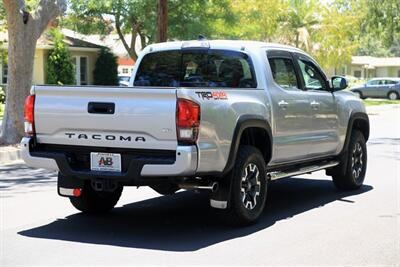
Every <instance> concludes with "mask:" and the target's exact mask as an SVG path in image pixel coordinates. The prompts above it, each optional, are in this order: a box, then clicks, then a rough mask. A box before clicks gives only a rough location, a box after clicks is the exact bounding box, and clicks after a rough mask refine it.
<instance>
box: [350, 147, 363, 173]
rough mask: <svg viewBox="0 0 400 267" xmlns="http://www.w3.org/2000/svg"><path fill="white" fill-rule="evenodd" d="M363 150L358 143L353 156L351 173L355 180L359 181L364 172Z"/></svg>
mask: <svg viewBox="0 0 400 267" xmlns="http://www.w3.org/2000/svg"><path fill="white" fill-rule="evenodd" d="M363 156H364V153H363V148H362V146H361V144H360V143H359V142H357V143H356V145H355V146H354V149H353V151H352V155H351V171H352V174H353V177H354V179H356V180H358V179H359V178H360V176H361V173H362V170H363V167H364V166H363V165H364V162H363Z"/></svg>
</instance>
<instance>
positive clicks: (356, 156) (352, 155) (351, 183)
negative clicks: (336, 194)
mask: <svg viewBox="0 0 400 267" xmlns="http://www.w3.org/2000/svg"><path fill="white" fill-rule="evenodd" d="M342 160H343V161H345V162H342V163H340V165H339V166H338V167H336V168H337V169H338V170H339V171H336V172H335V173H334V174H333V175H332V180H333V183H334V184H335V186H336V187H337V188H339V189H341V190H355V189H358V188H360V187H361V186H362V184H363V182H364V179H365V174H366V171H367V146H366V142H365V138H364V135H363V134H362V133H361V132H360V131H358V130H353V132H352V134H351V137H350V143H349V147H348V150H347V153H346V154H345V155H344V157H343V159H342ZM346 162H347V164H346Z"/></svg>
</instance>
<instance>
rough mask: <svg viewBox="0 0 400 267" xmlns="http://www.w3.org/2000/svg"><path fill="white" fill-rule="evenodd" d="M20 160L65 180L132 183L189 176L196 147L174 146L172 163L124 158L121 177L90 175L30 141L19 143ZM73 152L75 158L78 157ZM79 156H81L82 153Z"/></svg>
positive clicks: (193, 168)
mask: <svg viewBox="0 0 400 267" xmlns="http://www.w3.org/2000/svg"><path fill="white" fill-rule="evenodd" d="M21 147H22V158H23V160H24V161H25V162H26V164H27V165H29V166H32V167H36V168H44V169H51V170H56V171H60V172H61V173H62V174H63V175H65V176H73V177H79V178H82V179H102V178H103V179H115V180H118V181H127V182H128V181H130V182H132V181H136V182H137V183H135V184H140V180H145V179H146V177H149V178H151V177H179V176H192V175H194V174H195V173H196V169H197V154H198V153H197V147H196V146H178V147H177V150H176V154H175V157H174V158H173V159H165V158H163V159H161V158H157V157H154V156H152V157H140V156H139V157H138V156H128V155H127V159H126V161H125V162H126V164H125V165H126V167H125V170H123V172H121V173H105V172H97V171H91V170H90V169H87V168H86V169H85V168H76V167H75V166H72V164H71V160H70V158H69V157H68V155H67V153H66V152H64V151H62V150H58V151H46V150H45V149H44V150H37V149H35V147H34V145H33V140H32V138H28V137H25V138H23V139H22V141H21ZM96 149H97V148H93V150H94V151H96ZM79 152H80V151H79V150H77V152H76V153H77V154H79ZM82 153H84V152H83V151H82Z"/></svg>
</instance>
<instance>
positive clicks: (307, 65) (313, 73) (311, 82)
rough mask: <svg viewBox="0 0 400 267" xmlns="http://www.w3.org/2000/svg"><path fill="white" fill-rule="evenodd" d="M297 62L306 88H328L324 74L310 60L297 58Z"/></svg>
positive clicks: (323, 89)
mask: <svg viewBox="0 0 400 267" xmlns="http://www.w3.org/2000/svg"><path fill="white" fill-rule="evenodd" d="M297 63H298V64H299V67H300V71H301V76H302V77H303V81H304V86H305V89H306V90H321V91H326V90H327V89H328V88H327V85H326V81H325V78H324V76H323V75H322V74H321V72H320V71H319V69H318V68H317V67H316V66H315V65H314V64H313V63H312V62H310V61H306V60H302V59H298V60H297Z"/></svg>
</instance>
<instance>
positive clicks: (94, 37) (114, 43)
mask: <svg viewBox="0 0 400 267" xmlns="http://www.w3.org/2000/svg"><path fill="white" fill-rule="evenodd" d="M61 32H62V33H63V34H64V35H65V36H69V37H73V38H78V39H80V40H84V41H87V42H90V43H94V44H97V45H101V46H106V47H108V48H109V49H110V50H111V51H112V52H113V53H114V54H115V55H117V56H118V57H128V52H127V51H126V49H125V47H124V45H123V43H122V41H121V39H120V38H119V36H118V34H108V35H106V36H104V35H99V34H89V35H84V34H80V33H78V32H75V31H72V30H69V29H62V30H61ZM131 39H132V35H131V34H127V35H125V40H126V42H127V43H128V44H130V43H131ZM135 49H136V51H137V52H139V51H140V50H142V46H141V42H140V37H139V36H138V37H137V39H136V46H135Z"/></svg>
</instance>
